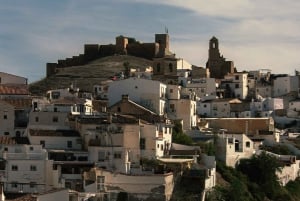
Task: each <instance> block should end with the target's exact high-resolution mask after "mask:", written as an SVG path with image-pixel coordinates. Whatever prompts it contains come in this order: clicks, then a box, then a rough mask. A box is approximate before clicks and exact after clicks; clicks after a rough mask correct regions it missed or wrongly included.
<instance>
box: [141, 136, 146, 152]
mask: <svg viewBox="0 0 300 201" xmlns="http://www.w3.org/2000/svg"><path fill="white" fill-rule="evenodd" d="M140 149H142V150H145V149H146V139H145V138H140Z"/></svg>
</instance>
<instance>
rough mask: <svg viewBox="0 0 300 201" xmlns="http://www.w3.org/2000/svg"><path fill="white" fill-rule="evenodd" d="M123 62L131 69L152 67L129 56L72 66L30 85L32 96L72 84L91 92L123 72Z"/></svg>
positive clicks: (150, 62) (101, 59) (116, 56)
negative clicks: (111, 77)
mask: <svg viewBox="0 0 300 201" xmlns="http://www.w3.org/2000/svg"><path fill="white" fill-rule="evenodd" d="M124 62H128V63H129V66H130V67H131V68H136V69H138V68H139V69H140V70H141V71H144V70H145V68H147V67H149V66H151V65H152V61H151V60H148V59H144V58H141V57H135V56H129V55H114V56H107V57H103V58H100V59H96V60H93V61H91V62H89V63H88V64H85V65H81V66H72V67H68V68H60V69H58V71H57V73H56V74H53V75H51V76H49V77H45V78H43V79H42V80H39V81H37V82H34V83H32V84H30V86H29V90H30V92H31V93H32V95H43V94H45V93H46V91H47V90H50V89H57V88H67V87H69V86H70V84H72V83H73V84H74V85H76V86H77V87H79V88H80V89H82V90H84V91H91V90H92V87H93V85H95V84H100V82H101V81H104V80H107V79H109V77H110V76H113V75H114V74H115V73H118V72H120V71H124Z"/></svg>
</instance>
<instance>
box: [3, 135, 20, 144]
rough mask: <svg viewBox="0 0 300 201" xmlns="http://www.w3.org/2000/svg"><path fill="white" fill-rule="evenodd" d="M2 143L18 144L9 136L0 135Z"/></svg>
mask: <svg viewBox="0 0 300 201" xmlns="http://www.w3.org/2000/svg"><path fill="white" fill-rule="evenodd" d="M0 144H6V145H8V144H16V141H15V140H14V139H13V138H10V137H8V136H0Z"/></svg>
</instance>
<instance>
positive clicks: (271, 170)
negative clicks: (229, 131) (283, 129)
mask: <svg viewBox="0 0 300 201" xmlns="http://www.w3.org/2000/svg"><path fill="white" fill-rule="evenodd" d="M237 170H239V171H241V172H242V173H243V174H245V175H247V176H248V179H249V181H251V182H254V183H256V184H257V185H259V186H260V187H261V188H262V189H263V192H264V193H265V194H266V196H267V197H268V198H270V199H276V200H280V198H281V197H284V195H286V192H285V191H284V189H283V188H282V187H281V185H280V183H279V181H278V177H277V175H276V171H281V163H280V162H279V161H278V160H277V159H276V158H275V157H274V156H271V155H269V154H267V153H266V152H262V153H261V154H260V155H254V156H253V157H252V158H251V159H243V160H241V161H240V164H239V165H238V166H237ZM287 200H288V199H287Z"/></svg>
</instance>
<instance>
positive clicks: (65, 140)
mask: <svg viewBox="0 0 300 201" xmlns="http://www.w3.org/2000/svg"><path fill="white" fill-rule="evenodd" d="M63 132H68V133H71V132H74V135H72V134H70V135H69V134H68V135H64V134H63ZM75 132H76V131H56V130H38V129H37V130H34V129H28V133H27V135H28V139H29V141H30V144H33V145H43V147H44V148H46V149H63V150H81V149H82V140H81V137H80V135H79V133H75Z"/></svg>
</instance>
